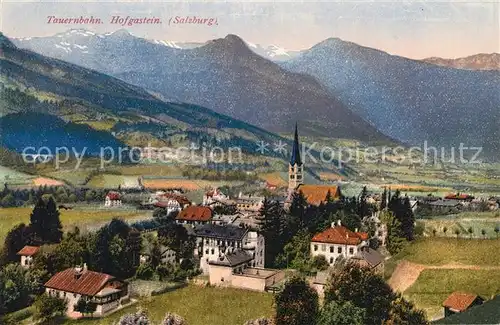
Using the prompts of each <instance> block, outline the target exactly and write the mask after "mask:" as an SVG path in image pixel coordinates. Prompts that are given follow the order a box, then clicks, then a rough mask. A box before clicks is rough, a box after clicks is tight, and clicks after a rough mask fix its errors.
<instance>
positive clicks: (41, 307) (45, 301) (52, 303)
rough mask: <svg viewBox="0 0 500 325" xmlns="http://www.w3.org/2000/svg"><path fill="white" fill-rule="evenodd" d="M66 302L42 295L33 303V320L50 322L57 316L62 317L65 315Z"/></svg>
mask: <svg viewBox="0 0 500 325" xmlns="http://www.w3.org/2000/svg"><path fill="white" fill-rule="evenodd" d="M66 309H67V305H66V301H65V300H63V299H59V298H57V297H52V296H49V295H47V294H43V295H41V296H39V297H38V298H37V300H36V301H35V310H36V311H35V314H34V315H33V317H34V319H36V320H39V321H40V322H42V323H43V322H50V321H51V320H53V319H55V318H57V317H58V316H63V315H64V314H65V313H66Z"/></svg>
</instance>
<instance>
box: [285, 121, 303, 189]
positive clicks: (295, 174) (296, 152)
mask: <svg viewBox="0 0 500 325" xmlns="http://www.w3.org/2000/svg"><path fill="white" fill-rule="evenodd" d="M303 168H304V166H303V164H302V160H300V146H299V132H298V131H297V123H296V124H295V136H294V139H293V148H292V157H291V158H290V164H289V165H288V190H289V191H294V190H295V189H297V187H298V186H299V185H300V184H302V183H303V182H304V180H303V177H302V171H303Z"/></svg>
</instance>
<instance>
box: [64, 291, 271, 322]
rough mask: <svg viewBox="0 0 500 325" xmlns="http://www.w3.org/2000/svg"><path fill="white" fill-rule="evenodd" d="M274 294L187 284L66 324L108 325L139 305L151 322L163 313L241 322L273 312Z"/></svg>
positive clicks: (188, 318)
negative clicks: (96, 317) (102, 315)
mask: <svg viewBox="0 0 500 325" xmlns="http://www.w3.org/2000/svg"><path fill="white" fill-rule="evenodd" d="M272 304H273V296H272V294H269V293H262V292H252V291H244V290H238V289H231V288H227V289H220V288H211V287H197V286H188V287H185V288H182V289H178V290H175V291H172V292H169V293H165V294H163V295H159V296H155V297H152V298H150V299H147V300H141V301H140V303H139V304H137V305H135V306H131V307H128V308H126V309H124V310H122V311H119V312H117V313H115V314H113V315H110V316H109V317H106V318H105V319H101V320H83V321H68V322H67V324H82V325H108V324H113V323H115V322H116V321H117V320H118V319H119V318H120V316H121V315H123V314H125V313H131V312H135V310H136V308H137V307H138V306H139V305H140V306H141V307H144V308H146V309H147V310H148V312H149V315H150V318H151V320H152V321H153V322H155V323H158V322H160V321H161V320H162V319H163V316H164V315H165V313H166V312H173V313H177V314H179V315H181V316H182V317H184V318H185V319H186V321H187V323H188V324H190V325H205V324H225V325H241V324H243V323H245V322H246V321H247V320H250V319H255V318H259V317H264V316H265V317H269V316H271V315H272V314H273V307H272Z"/></svg>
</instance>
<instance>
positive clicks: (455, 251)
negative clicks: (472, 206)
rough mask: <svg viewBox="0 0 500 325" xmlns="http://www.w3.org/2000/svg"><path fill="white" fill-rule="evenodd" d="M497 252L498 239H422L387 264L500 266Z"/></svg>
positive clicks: (499, 244)
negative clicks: (405, 262)
mask: <svg viewBox="0 0 500 325" xmlns="http://www.w3.org/2000/svg"><path fill="white" fill-rule="evenodd" d="M499 251H500V240H498V239H484V240H483V239H472V240H471V239H464V238H460V239H456V238H422V239H418V240H416V241H415V242H414V243H412V244H411V245H408V246H407V247H406V248H405V249H403V250H402V251H401V252H400V253H399V254H397V255H396V256H394V257H392V258H391V259H390V260H389V262H390V263H391V264H393V263H397V262H399V261H401V260H407V261H410V262H413V263H417V264H425V265H445V264H450V263H460V264H465V265H496V266H500V254H498V252H499Z"/></svg>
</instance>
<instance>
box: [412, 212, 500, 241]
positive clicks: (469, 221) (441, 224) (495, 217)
mask: <svg viewBox="0 0 500 325" xmlns="http://www.w3.org/2000/svg"><path fill="white" fill-rule="evenodd" d="M418 223H421V224H423V225H424V229H425V233H426V235H428V236H434V233H433V230H436V234H435V236H438V237H456V235H455V233H454V232H455V230H457V229H458V230H459V231H460V236H461V237H467V238H468V237H470V236H471V235H470V234H469V233H468V230H469V228H472V231H473V233H472V238H497V233H496V232H495V227H497V226H498V227H500V211H492V212H462V213H459V214H455V215H447V216H439V217H431V218H429V219H419V220H418ZM445 227H446V228H447V231H446V233H445V232H444V231H443V230H444V228H445ZM483 230H484V231H485V234H484V235H483V233H482V231H483Z"/></svg>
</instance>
